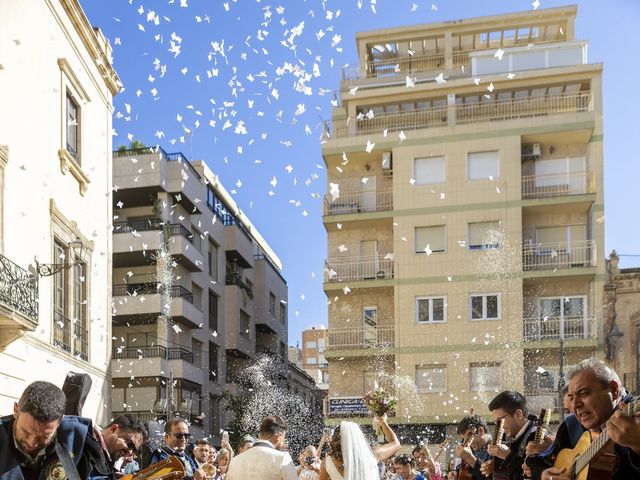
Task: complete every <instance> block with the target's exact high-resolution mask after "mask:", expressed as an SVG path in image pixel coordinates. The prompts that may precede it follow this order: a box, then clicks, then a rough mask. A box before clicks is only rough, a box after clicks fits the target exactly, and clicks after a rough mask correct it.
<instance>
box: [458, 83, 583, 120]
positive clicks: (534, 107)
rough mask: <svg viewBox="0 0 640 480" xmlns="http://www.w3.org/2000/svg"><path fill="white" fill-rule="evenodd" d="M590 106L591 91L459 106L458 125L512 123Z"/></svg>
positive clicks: (571, 111)
mask: <svg viewBox="0 0 640 480" xmlns="http://www.w3.org/2000/svg"><path fill="white" fill-rule="evenodd" d="M590 104H591V92H590V91H582V92H577V93H563V94H560V95H540V96H528V97H523V98H508V99H503V100H500V99H495V100H489V101H484V100H483V101H481V102H478V103H468V104H462V105H456V107H455V109H456V124H459V125H462V124H466V123H476V122H487V121H498V120H511V119H517V118H527V117H536V116H546V115H552V114H555V113H573V112H586V111H587V110H588V109H589V108H590Z"/></svg>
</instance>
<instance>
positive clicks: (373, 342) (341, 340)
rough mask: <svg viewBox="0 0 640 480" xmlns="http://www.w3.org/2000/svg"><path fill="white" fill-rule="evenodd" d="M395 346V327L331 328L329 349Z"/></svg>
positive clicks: (328, 342) (328, 334) (328, 340)
mask: <svg viewBox="0 0 640 480" xmlns="http://www.w3.org/2000/svg"><path fill="white" fill-rule="evenodd" d="M394 345H395V330H394V327H369V328H330V329H329V330H328V331H327V349H328V350H330V349H343V348H384V347H393V346H394Z"/></svg>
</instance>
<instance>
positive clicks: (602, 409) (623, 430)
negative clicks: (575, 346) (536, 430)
mask: <svg viewBox="0 0 640 480" xmlns="http://www.w3.org/2000/svg"><path fill="white" fill-rule="evenodd" d="M567 380H568V381H569V390H568V394H567V396H568V400H569V402H570V406H569V408H570V410H571V411H572V412H573V415H569V416H568V417H567V418H565V420H564V422H563V423H562V424H561V425H560V428H559V429H558V433H557V435H556V439H555V441H554V443H553V445H552V446H551V447H550V448H549V450H547V451H545V452H543V453H542V454H541V455H531V456H529V457H528V458H527V464H528V465H529V466H530V467H531V469H532V478H534V479H538V478H542V480H567V479H569V478H573V476H570V474H569V472H567V471H566V469H564V468H560V467H552V468H547V467H549V466H551V465H553V463H554V460H555V459H556V457H557V455H558V453H559V452H560V451H561V450H562V449H566V448H573V446H574V445H576V443H577V439H578V438H580V437H581V436H582V435H583V434H584V433H585V432H589V433H590V435H591V438H592V440H593V439H595V438H597V436H598V435H600V434H602V432H603V429H605V428H606V434H607V435H608V436H609V438H610V439H611V440H612V441H613V455H608V456H604V455H600V456H597V458H596V460H597V463H598V464H599V465H598V466H602V464H603V463H606V460H607V458H608V459H609V460H611V465H610V469H611V470H612V476H611V478H612V479H613V480H627V479H632V478H640V411H639V410H638V406H636V413H635V415H632V416H626V415H624V414H623V413H622V412H621V411H620V410H619V407H620V406H621V404H628V403H631V402H632V401H633V398H631V397H630V396H628V395H627V394H626V392H625V389H624V387H623V386H622V383H621V382H620V377H618V374H617V373H616V372H615V371H614V370H613V369H612V368H611V367H610V366H609V365H607V364H606V363H605V362H603V361H602V360H600V359H597V358H588V359H586V360H583V361H581V362H580V363H578V364H577V365H575V366H573V367H571V368H570V369H569V370H568V371H567ZM574 415H575V416H574ZM576 420H577V422H576ZM589 468H590V471H589V475H591V474H592V473H598V472H597V471H593V470H594V464H593V463H592V464H591V465H590V467H589ZM543 469H544V470H543ZM542 470H543V471H542Z"/></svg>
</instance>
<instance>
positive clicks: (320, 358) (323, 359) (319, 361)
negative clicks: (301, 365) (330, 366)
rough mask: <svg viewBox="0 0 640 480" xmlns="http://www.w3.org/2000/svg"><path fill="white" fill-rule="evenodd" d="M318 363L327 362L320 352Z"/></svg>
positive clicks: (323, 363)
mask: <svg viewBox="0 0 640 480" xmlns="http://www.w3.org/2000/svg"><path fill="white" fill-rule="evenodd" d="M318 363H319V364H320V365H326V363H327V359H326V358H325V356H324V355H323V354H321V353H319V354H318Z"/></svg>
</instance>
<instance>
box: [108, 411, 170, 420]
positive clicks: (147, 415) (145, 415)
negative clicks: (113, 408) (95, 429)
mask: <svg viewBox="0 0 640 480" xmlns="http://www.w3.org/2000/svg"><path fill="white" fill-rule="evenodd" d="M125 413H127V414H130V415H133V416H134V417H135V418H137V419H138V420H140V421H141V422H153V421H156V420H157V419H158V418H159V417H161V416H162V415H158V414H156V413H154V412H150V411H148V410H127V411H126V412H112V413H111V415H113V418H115V417H117V416H119V415H124V414H125Z"/></svg>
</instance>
